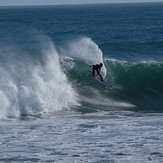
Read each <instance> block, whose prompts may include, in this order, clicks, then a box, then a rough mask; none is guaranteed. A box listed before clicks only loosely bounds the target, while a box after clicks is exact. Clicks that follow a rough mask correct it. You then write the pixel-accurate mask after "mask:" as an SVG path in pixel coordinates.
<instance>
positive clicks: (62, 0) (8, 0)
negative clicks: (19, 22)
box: [0, 0, 163, 6]
mask: <svg viewBox="0 0 163 163" xmlns="http://www.w3.org/2000/svg"><path fill="white" fill-rule="evenodd" d="M133 2H163V0H0V6H24V5H59V4H93V3H133Z"/></svg>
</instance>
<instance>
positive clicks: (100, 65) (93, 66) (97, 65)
mask: <svg viewBox="0 0 163 163" xmlns="http://www.w3.org/2000/svg"><path fill="white" fill-rule="evenodd" d="M102 66H103V64H102V63H100V64H96V65H91V66H90V67H92V75H95V71H96V72H97V74H98V75H99V76H100V77H101V81H103V77H102V76H101V75H100V70H101V67H102Z"/></svg>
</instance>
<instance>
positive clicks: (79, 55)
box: [61, 37, 106, 76]
mask: <svg viewBox="0 0 163 163" xmlns="http://www.w3.org/2000/svg"><path fill="white" fill-rule="evenodd" d="M61 49H62V55H64V56H66V57H67V56H69V57H72V58H75V59H77V60H79V61H82V62H84V63H86V64H88V65H93V64H99V63H101V62H102V63H103V53H102V51H101V50H100V48H99V47H98V45H97V44H96V43H95V42H94V41H93V40H92V39H91V38H88V37H80V38H78V39H75V40H73V41H69V43H68V44H67V46H66V47H62V48H61ZM101 74H102V75H103V76H105V75H106V68H105V65H104V66H103V67H102V69H101Z"/></svg>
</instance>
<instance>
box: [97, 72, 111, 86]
mask: <svg viewBox="0 0 163 163" xmlns="http://www.w3.org/2000/svg"><path fill="white" fill-rule="evenodd" d="M94 78H95V79H96V80H97V81H98V82H99V83H100V84H102V85H104V86H105V87H109V88H112V85H111V84H110V83H109V82H108V81H106V80H105V79H103V81H101V77H100V76H99V75H97V74H95V75H94Z"/></svg>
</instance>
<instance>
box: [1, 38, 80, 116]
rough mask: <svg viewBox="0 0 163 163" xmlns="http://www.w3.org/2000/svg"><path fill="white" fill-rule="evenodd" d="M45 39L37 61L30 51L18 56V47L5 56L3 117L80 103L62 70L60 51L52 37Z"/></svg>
mask: <svg viewBox="0 0 163 163" xmlns="http://www.w3.org/2000/svg"><path fill="white" fill-rule="evenodd" d="M46 41H48V43H46V46H44V47H42V45H41V48H42V49H43V51H42V53H43V54H42V56H40V60H37V62H36V58H32V57H29V56H27V55H25V56H24V57H23V58H22V57H19V54H18V53H17V52H16V51H15V52H12V54H8V57H6V58H5V62H6V64H5V66H0V75H1V76H2V77H1V79H0V115H1V116H0V118H4V117H9V116H13V117H16V116H20V115H38V114H42V113H49V112H54V111H57V110H62V109H64V108H69V106H72V105H76V104H77V96H76V93H75V91H74V90H73V88H72V86H71V84H70V83H69V81H68V80H67V78H66V75H65V74H64V73H63V71H62V70H61V67H60V63H59V57H58V53H57V51H56V50H55V47H54V45H53V43H52V41H50V40H49V39H47V40H46ZM42 44H43V43H42ZM12 50H13V49H12ZM13 53H15V54H14V57H13ZM21 55H23V52H22V53H21ZM11 56H12V57H11ZM42 62H43V63H42Z"/></svg>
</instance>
